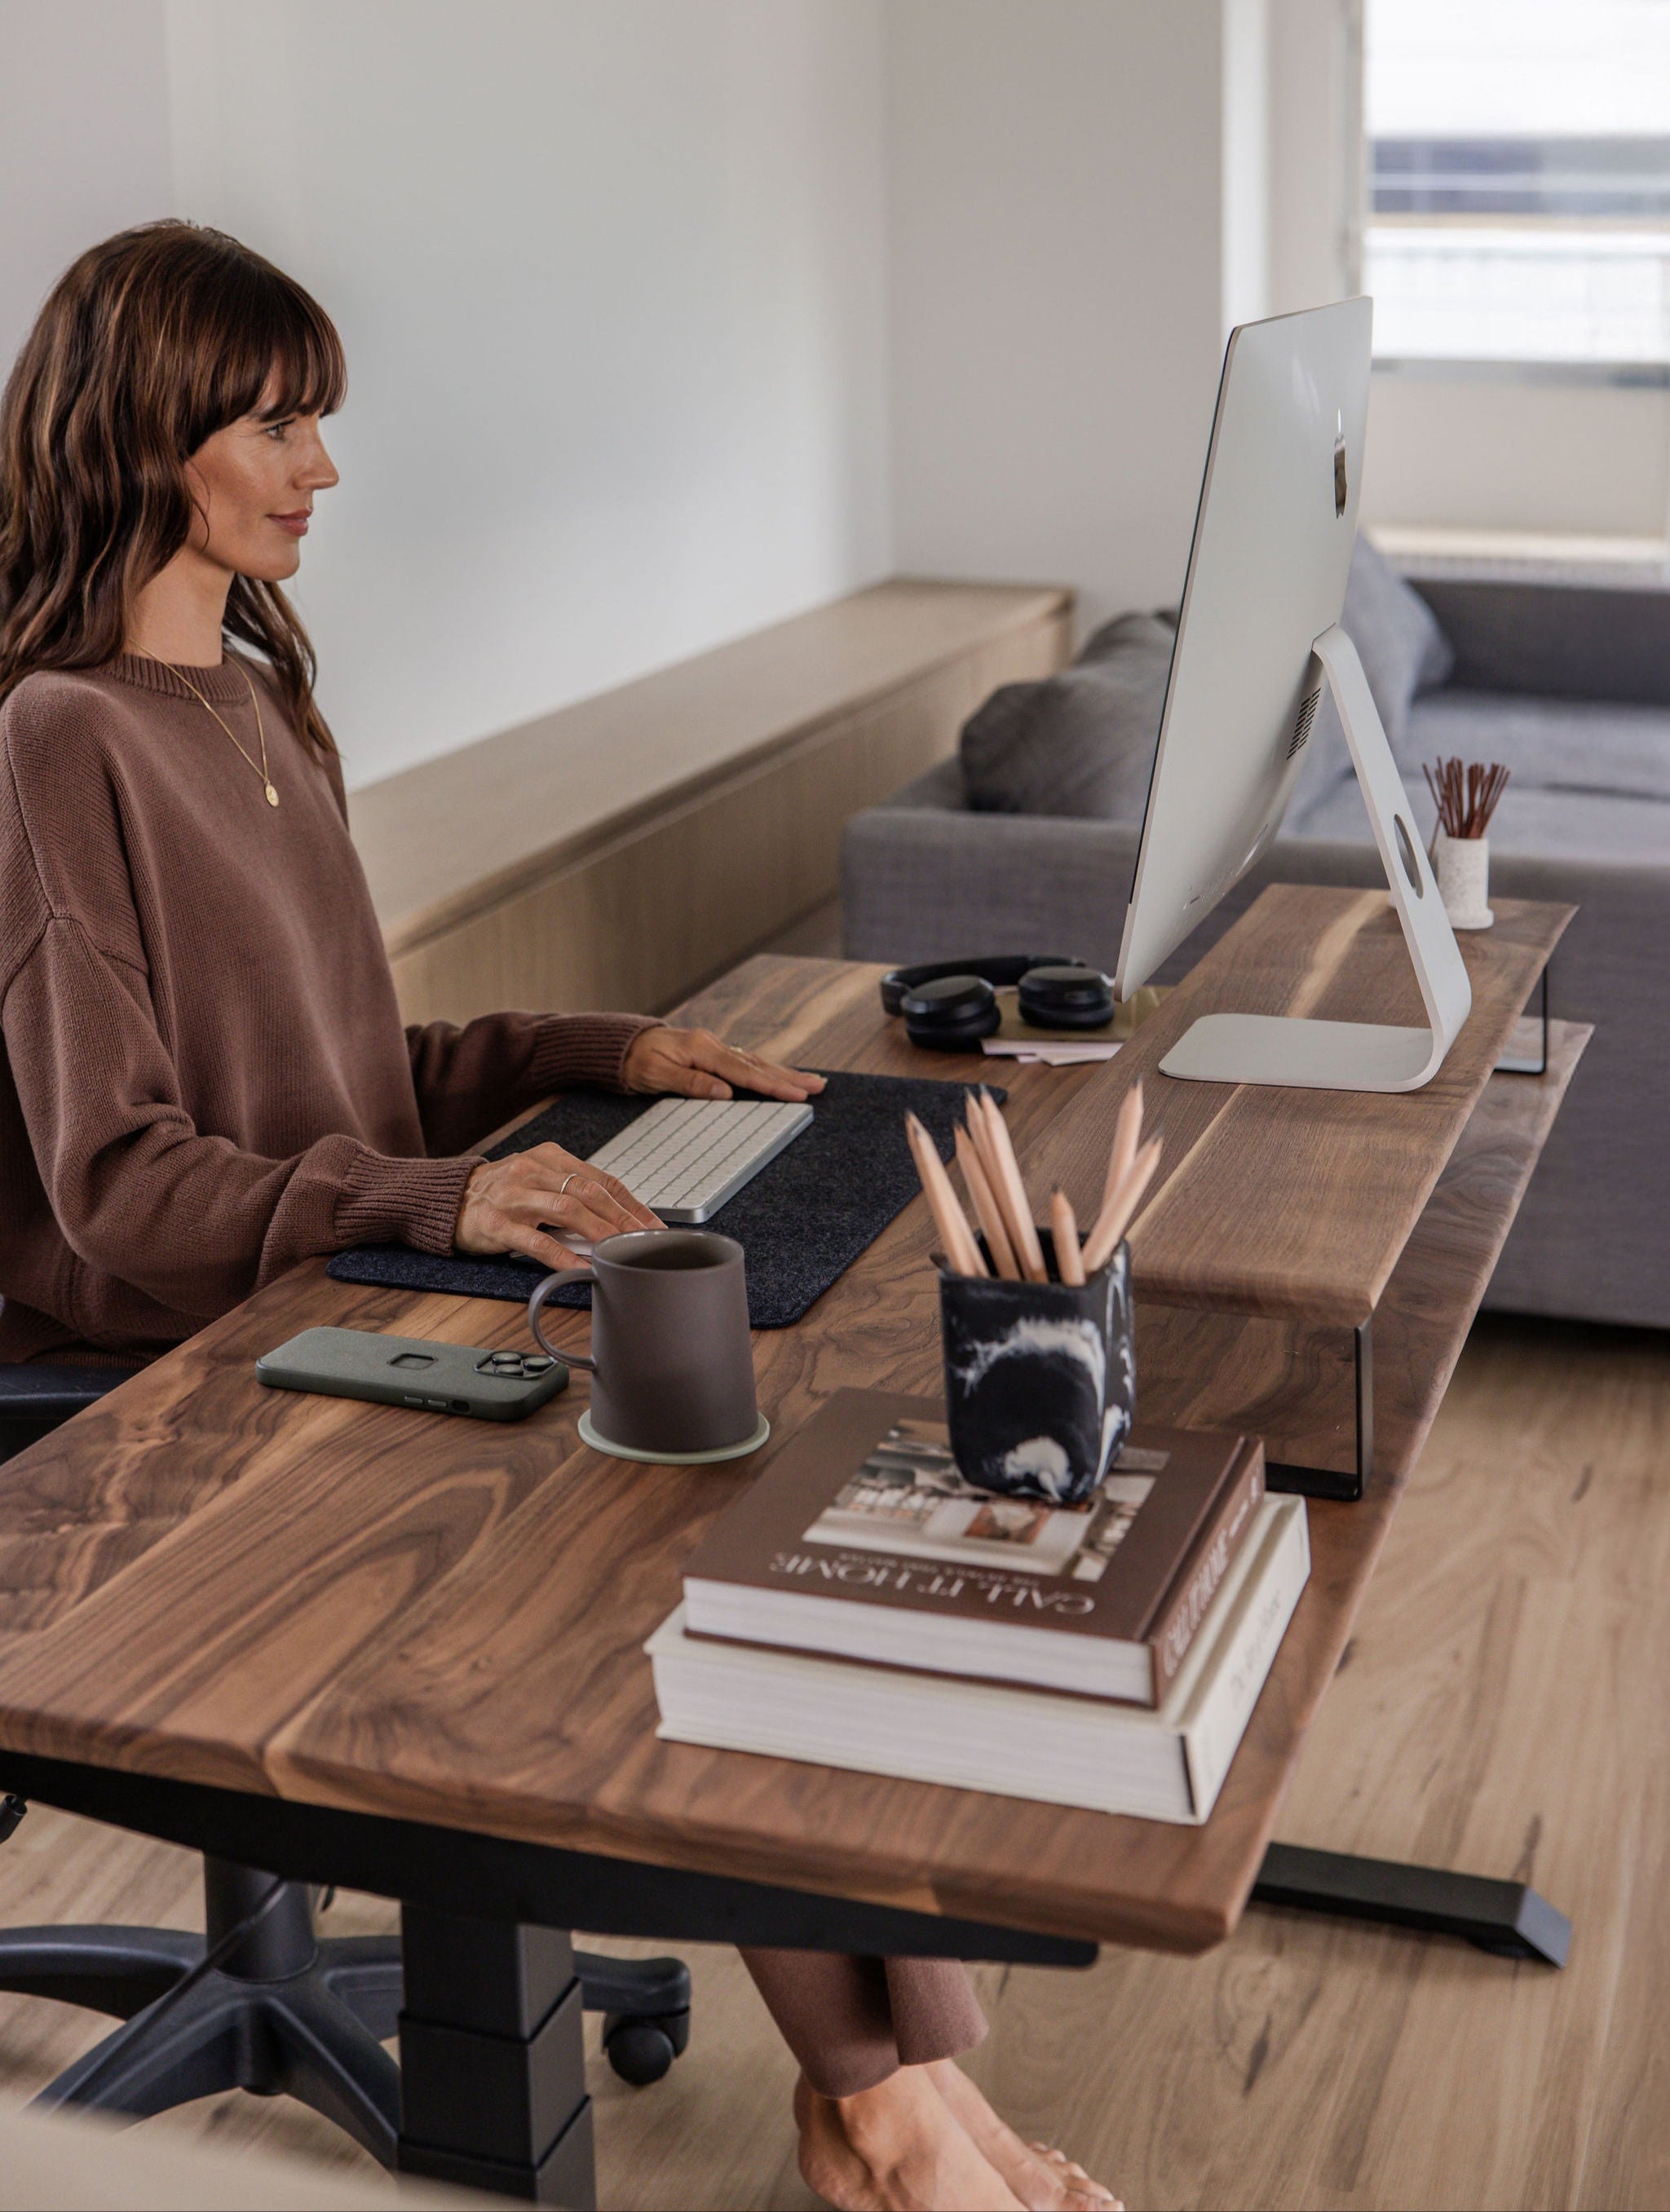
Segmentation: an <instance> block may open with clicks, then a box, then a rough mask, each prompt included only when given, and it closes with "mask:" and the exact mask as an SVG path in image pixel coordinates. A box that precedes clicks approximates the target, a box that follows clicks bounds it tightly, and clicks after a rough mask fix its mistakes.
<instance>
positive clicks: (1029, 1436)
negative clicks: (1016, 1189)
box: [939, 1229, 1137, 1505]
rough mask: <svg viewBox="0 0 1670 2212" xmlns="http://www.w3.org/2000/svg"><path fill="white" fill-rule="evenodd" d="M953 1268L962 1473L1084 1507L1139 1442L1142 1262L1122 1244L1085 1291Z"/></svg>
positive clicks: (948, 1374) (948, 1304)
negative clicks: (1137, 1276) (1137, 1297)
mask: <svg viewBox="0 0 1670 2212" xmlns="http://www.w3.org/2000/svg"><path fill="white" fill-rule="evenodd" d="M1038 1237H1039V1241H1040V1243H1041V1244H1042V1246H1043V1252H1044V1265H1045V1266H1046V1267H1047V1268H1048V1271H1049V1278H1050V1279H1049V1280H1048V1282H1047V1283H1011V1282H1005V1281H1003V1280H1001V1279H999V1277H997V1276H981V1275H953V1274H950V1273H947V1272H946V1271H945V1269H944V1267H941V1270H940V1277H939V1316H940V1325H941V1328H942V1329H943V1330H944V1346H945V1407H946V1413H947V1419H948V1421H949V1425H950V1436H951V1451H952V1453H953V1455H955V1457H956V1464H957V1468H958V1471H959V1472H960V1473H961V1474H963V1477H964V1479H965V1480H967V1481H969V1482H972V1483H975V1484H977V1485H978V1486H979V1487H980V1488H981V1489H982V1490H994V1491H999V1492H1004V1493H1005V1494H1006V1495H1007V1496H1010V1497H1012V1498H1041V1499H1042V1500H1043V1501H1044V1502H1045V1503H1046V1504H1051V1505H1076V1504H1078V1503H1079V1502H1080V1501H1081V1500H1082V1499H1084V1498H1087V1497H1088V1496H1089V1495H1090V1491H1091V1490H1092V1489H1093V1488H1094V1487H1095V1486H1096V1484H1097V1483H1098V1482H1099V1481H1100V1480H1102V1475H1103V1474H1105V1473H1106V1472H1107V1470H1108V1466H1109V1464H1110V1463H1111V1462H1112V1461H1113V1459H1114V1455H1116V1454H1117V1452H1118V1451H1119V1449H1120V1446H1121V1445H1122V1444H1123V1443H1124V1442H1125V1439H1126V1436H1127V1435H1128V1434H1129V1433H1130V1428H1131V1419H1132V1415H1133V1412H1134V1410H1135V1407H1136V1395H1137V1380H1136V1360H1135V1356H1134V1341H1133V1340H1134V1334H1135V1329H1134V1322H1133V1315H1132V1310H1131V1255H1130V1250H1129V1248H1128V1247H1127V1246H1126V1245H1124V1244H1121V1245H1120V1248H1119V1249H1118V1250H1117V1251H1116V1252H1115V1253H1114V1256H1113V1258H1112V1259H1111V1260H1110V1261H1108V1265H1107V1266H1106V1267H1104V1268H1102V1271H1101V1273H1099V1274H1096V1275H1092V1276H1091V1278H1090V1281H1089V1282H1087V1283H1085V1284H1084V1285H1083V1286H1082V1287H1078V1286H1075V1285H1072V1284H1071V1283H1064V1282H1061V1281H1060V1279H1058V1277H1057V1273H1056V1267H1055V1252H1054V1243H1053V1241H1052V1239H1051V1237H1050V1233H1049V1231H1048V1230H1047V1229H1041V1230H1040V1231H1039V1232H1038Z"/></svg>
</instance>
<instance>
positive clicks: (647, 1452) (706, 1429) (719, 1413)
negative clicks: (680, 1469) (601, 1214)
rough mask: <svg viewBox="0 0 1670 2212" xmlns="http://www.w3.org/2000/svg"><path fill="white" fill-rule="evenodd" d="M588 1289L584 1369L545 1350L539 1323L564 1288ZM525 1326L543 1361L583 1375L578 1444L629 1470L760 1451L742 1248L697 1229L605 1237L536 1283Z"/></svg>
mask: <svg viewBox="0 0 1670 2212" xmlns="http://www.w3.org/2000/svg"><path fill="white" fill-rule="evenodd" d="M588 1279H589V1280H590V1282H591V1285H592V1351H591V1356H590V1357H589V1358H586V1357H582V1356H581V1355H580V1354H579V1353H577V1352H563V1351H559V1350H558V1348H557V1346H556V1345H554V1344H550V1343H548V1342H547V1341H546V1338H545V1334H544V1329H543V1328H541V1326H540V1313H541V1310H542V1309H543V1308H544V1306H545V1305H546V1304H547V1303H548V1302H549V1300H550V1297H551V1296H552V1294H553V1293H554V1292H555V1291H557V1290H559V1289H560V1288H561V1287H562V1285H563V1284H565V1283H575V1282H585V1281H586V1280H588ZM528 1326H529V1328H531V1330H532V1331H533V1334H534V1336H535V1338H536V1339H537V1341H538V1342H539V1343H540V1344H541V1345H542V1346H544V1349H545V1350H546V1351H547V1352H550V1355H551V1357H552V1358H554V1359H561V1360H563V1361H565V1362H566V1363H567V1364H568V1366H570V1367H583V1368H586V1370H588V1371H589V1372H590V1374H591V1376H592V1402H591V1405H590V1407H588V1408H587V1410H586V1413H585V1414H584V1415H582V1417H581V1420H580V1432H581V1434H582V1435H583V1436H584V1437H585V1438H586V1442H587V1443H593V1444H596V1445H597V1446H598V1448H599V1449H602V1450H604V1451H613V1452H616V1453H618V1454H621V1455H623V1456H625V1457H627V1458H629V1459H671V1460H681V1459H695V1458H705V1457H708V1456H712V1457H714V1458H728V1457H730V1456H731V1455H733V1454H740V1453H742V1452H745V1451H751V1450H753V1449H755V1448H756V1446H757V1445H758V1444H760V1443H763V1442H764V1440H765V1426H764V1424H763V1423H762V1421H761V1419H760V1412H759V1406H758V1403H757V1401H756V1398H755V1395H754V1347H753V1344H752V1341H751V1340H750V1336H749V1332H748V1291H747V1285H746V1283H745V1281H744V1275H743V1253H742V1247H741V1245H740V1244H738V1243H737V1242H736V1240H735V1238H734V1237H719V1236H715V1235H714V1233H713V1232H712V1231H708V1230H701V1229H635V1230H629V1231H626V1232H625V1233H624V1234H623V1235H622V1236H619V1237H604V1239H603V1240H602V1242H601V1243H598V1244H597V1245H596V1246H594V1247H593V1249H592V1257H591V1261H590V1262H589V1264H587V1265H586V1266H585V1267H564V1268H562V1269H561V1270H560V1271H559V1272H558V1273H556V1274H554V1275H547V1276H546V1278H545V1279H544V1282H543V1283H541V1284H540V1285H539V1287H538V1288H537V1290H536V1291H535V1292H534V1294H533V1296H532V1297H531V1299H530V1300H529V1302H528Z"/></svg>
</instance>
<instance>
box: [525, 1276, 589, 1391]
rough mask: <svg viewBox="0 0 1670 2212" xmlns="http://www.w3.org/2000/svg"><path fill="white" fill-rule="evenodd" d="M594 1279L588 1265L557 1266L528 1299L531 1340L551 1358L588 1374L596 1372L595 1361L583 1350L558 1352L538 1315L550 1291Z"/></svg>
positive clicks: (548, 1299) (548, 1297) (547, 1300)
mask: <svg viewBox="0 0 1670 2212" xmlns="http://www.w3.org/2000/svg"><path fill="white" fill-rule="evenodd" d="M596 1280H597V1277H596V1275H595V1274H594V1273H592V1269H591V1268H590V1267H559V1268H558V1269H557V1271H556V1274H554V1275H547V1276H546V1278H545V1279H544V1282H543V1283H540V1284H538V1285H537V1286H536V1288H535V1290H534V1293H533V1296H532V1297H531V1298H530V1299H529V1300H528V1327H529V1328H531V1330H532V1331H533V1340H534V1342H535V1343H536V1344H537V1346H539V1348H540V1350H541V1351H542V1352H549V1353H550V1357H551V1358H553V1359H560V1360H561V1361H562V1364H563V1365H564V1366H565V1367H583V1368H584V1369H585V1370H586V1373H587V1374H588V1375H595V1374H596V1373H597V1371H598V1363H597V1361H596V1360H595V1359H588V1358H586V1355H585V1354H584V1353H583V1352H559V1351H558V1350H557V1348H556V1346H555V1345H554V1344H552V1343H550V1341H549V1340H547V1338H546V1335H545V1332H544V1329H543V1328H540V1326H539V1316H540V1313H541V1311H542V1310H543V1309H544V1306H545V1305H546V1304H548V1303H549V1301H550V1297H551V1294H552V1292H553V1291H560V1290H561V1289H562V1285H564V1283H594V1282H596Z"/></svg>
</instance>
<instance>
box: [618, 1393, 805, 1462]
mask: <svg viewBox="0 0 1670 2212" xmlns="http://www.w3.org/2000/svg"><path fill="white" fill-rule="evenodd" d="M770 1434H771V1424H770V1422H769V1421H768V1420H767V1419H766V1417H765V1415H764V1414H763V1413H762V1414H761V1416H760V1425H759V1427H758V1428H757V1429H756V1430H755V1431H754V1433H753V1435H752V1436H751V1437H744V1438H743V1441H742V1442H741V1443H739V1444H721V1445H720V1448H719V1449H718V1450H717V1451H705V1452H653V1451H634V1450H633V1449H632V1448H631V1446H630V1445H629V1444H616V1443H610V1441H609V1439H608V1437H600V1436H599V1435H598V1432H597V1431H596V1430H595V1429H594V1428H593V1427H592V1409H591V1407H589V1406H588V1407H586V1411H585V1412H584V1413H582V1414H581V1415H580V1442H581V1443H587V1444H590V1445H591V1447H592V1450H593V1451H600V1452H607V1453H609V1454H610V1457H611V1458H614V1459H636V1460H642V1461H643V1462H645V1463H646V1465H647V1466H650V1467H711V1466H712V1465H713V1464H714V1462H715V1461H718V1460H722V1459H745V1458H746V1457H747V1456H748V1455H749V1453H750V1452H753V1451H758V1449H760V1446H761V1445H762V1443H764V1442H765V1440H766V1438H767V1437H768V1436H769V1435H770Z"/></svg>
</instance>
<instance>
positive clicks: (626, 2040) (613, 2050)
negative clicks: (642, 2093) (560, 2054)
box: [603, 2012, 690, 2089]
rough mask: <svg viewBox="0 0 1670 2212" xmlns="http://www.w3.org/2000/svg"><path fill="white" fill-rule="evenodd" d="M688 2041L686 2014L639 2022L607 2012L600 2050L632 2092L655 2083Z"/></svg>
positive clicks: (677, 2013)
mask: <svg viewBox="0 0 1670 2212" xmlns="http://www.w3.org/2000/svg"><path fill="white" fill-rule="evenodd" d="M689 2039H690V2016H689V2013H687V2012H670V2013H664V2014H662V2015H660V2016H659V2018H651V2019H647V2020H646V2019H642V2018H640V2017H637V2016H635V2015H633V2014H630V2013H624V2014H623V2013H617V2012H611V2013H610V2015H608V2017H607V2018H606V2019H605V2020H604V2023H603V2047H604V2052H605V2053H606V2055H607V2057H608V2059H609V2063H610V2065H611V2066H612V2067H613V2068H614V2069H615V2071H616V2073H617V2074H618V2075H620V2077H621V2079H622V2081H630V2082H631V2084H632V2086H633V2087H634V2088H635V2089H644V2088H647V2087H648V2086H649V2084H650V2083H651V2082H652V2081H659V2080H660V2079H661V2077H662V2075H664V2074H665V2072H666V2071H667V2069H668V2068H669V2067H670V2066H671V2064H672V2062H673V2060H674V2059H675V2058H677V2056H678V2054H679V2052H680V2051H683V2048H684V2046H685V2045H686V2044H687V2043H688V2042H689Z"/></svg>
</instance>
